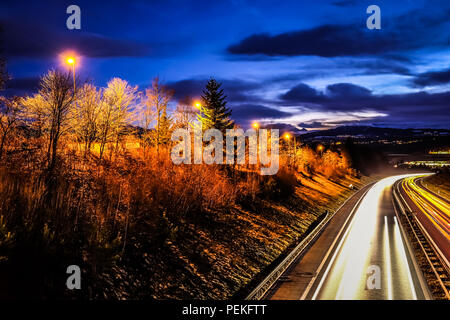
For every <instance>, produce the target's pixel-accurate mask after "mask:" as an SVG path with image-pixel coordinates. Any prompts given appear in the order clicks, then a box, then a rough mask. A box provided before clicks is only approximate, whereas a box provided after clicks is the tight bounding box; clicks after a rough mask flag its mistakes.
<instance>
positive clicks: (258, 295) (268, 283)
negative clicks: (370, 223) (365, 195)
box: [245, 183, 373, 300]
mask: <svg viewBox="0 0 450 320" xmlns="http://www.w3.org/2000/svg"><path fill="white" fill-rule="evenodd" d="M371 184H373V183H369V184H367V185H365V186H363V187H362V188H361V189H359V190H362V189H364V188H366V187H367V186H369V185H371ZM353 196H354V194H353V195H352V196H350V197H349V198H347V199H346V200H345V201H344V202H343V203H342V204H341V205H340V206H339V208H338V209H337V210H336V211H334V212H329V213H328V214H327V216H326V217H325V218H323V220H322V221H321V222H320V223H319V224H318V225H317V226H316V227H315V228H314V229H313V230H312V231H311V232H310V233H309V234H308V235H307V236H306V238H305V239H303V240H302V241H301V242H300V243H299V244H298V245H297V246H296V247H295V248H294V249H293V250H292V251H291V252H290V253H289V254H288V255H287V256H286V258H284V259H283V261H282V262H280V264H279V265H278V266H277V267H276V268H275V269H274V270H273V271H272V272H271V273H270V274H269V275H268V276H267V277H265V278H264V280H263V281H261V282H260V284H259V285H258V286H257V287H256V288H255V289H254V290H253V291H252V292H250V294H249V295H247V297H246V298H245V299H246V300H260V299H262V298H263V297H264V296H265V294H266V293H267V291H269V290H270V288H271V287H272V286H273V285H274V284H275V282H277V280H278V279H279V278H280V277H281V276H282V275H283V273H284V272H285V271H286V270H287V269H288V268H289V267H290V265H291V264H292V263H293V262H294V261H295V260H296V259H297V258H298V257H299V256H300V255H301V254H302V253H303V252H304V250H305V249H306V248H308V247H309V246H310V245H311V243H312V242H313V241H314V240H315V239H316V237H317V236H318V235H319V234H320V233H321V232H322V230H323V228H324V227H325V226H326V225H327V224H328V222H329V221H330V220H331V219H332V218H333V217H334V215H335V214H336V212H338V211H339V210H340V209H341V208H342V207H343V206H344V205H345V204H346V203H347V201H349V200H350V199H351V198H352V197H353Z"/></svg>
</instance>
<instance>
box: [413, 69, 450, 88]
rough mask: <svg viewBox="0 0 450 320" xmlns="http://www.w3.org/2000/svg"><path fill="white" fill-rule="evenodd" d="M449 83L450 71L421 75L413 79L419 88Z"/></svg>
mask: <svg viewBox="0 0 450 320" xmlns="http://www.w3.org/2000/svg"><path fill="white" fill-rule="evenodd" d="M449 82H450V69H447V70H442V71H433V72H425V73H421V74H419V75H417V76H416V77H415V78H414V79H413V84H414V85H415V86H417V87H427V86H433V85H441V84H447V83H449Z"/></svg>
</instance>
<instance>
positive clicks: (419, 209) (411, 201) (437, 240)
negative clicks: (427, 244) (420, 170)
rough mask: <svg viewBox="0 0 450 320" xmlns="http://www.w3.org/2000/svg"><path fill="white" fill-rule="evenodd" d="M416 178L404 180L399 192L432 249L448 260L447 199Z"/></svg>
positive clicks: (449, 220)
mask: <svg viewBox="0 0 450 320" xmlns="http://www.w3.org/2000/svg"><path fill="white" fill-rule="evenodd" d="M424 177H426V176H418V177H417V176H416V177H409V178H406V179H404V180H403V181H402V182H401V184H400V192H401V194H402V196H403V198H404V199H405V200H406V202H407V204H408V206H409V208H410V210H411V211H412V212H413V214H414V215H415V217H416V218H417V219H418V220H419V222H420V223H421V225H422V227H423V228H424V229H425V231H426V232H427V236H428V238H431V240H432V242H433V245H434V247H435V248H436V249H437V251H438V252H439V253H440V255H441V257H443V258H444V260H446V264H447V266H449V264H448V261H449V260H450V245H449V244H450V204H449V201H448V199H445V198H443V197H441V196H440V195H438V194H435V193H434V192H433V191H431V190H429V189H428V188H426V186H424V185H423V182H422V180H423V178H424Z"/></svg>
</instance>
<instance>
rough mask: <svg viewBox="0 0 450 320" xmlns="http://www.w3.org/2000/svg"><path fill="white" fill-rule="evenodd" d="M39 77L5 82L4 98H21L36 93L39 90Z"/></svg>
mask: <svg viewBox="0 0 450 320" xmlns="http://www.w3.org/2000/svg"><path fill="white" fill-rule="evenodd" d="M39 82H40V78H39V77H24V78H13V79H10V80H8V81H7V82H6V87H5V95H6V96H15V95H17V96H22V95H28V94H30V93H31V92H37V91H38V89H39Z"/></svg>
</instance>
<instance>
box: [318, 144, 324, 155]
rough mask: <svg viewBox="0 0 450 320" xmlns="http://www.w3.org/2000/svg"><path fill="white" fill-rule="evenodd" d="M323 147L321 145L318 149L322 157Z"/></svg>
mask: <svg viewBox="0 0 450 320" xmlns="http://www.w3.org/2000/svg"><path fill="white" fill-rule="evenodd" d="M323 148H324V147H323V145H319V146H318V147H317V149H318V150H319V151H320V156H322V154H323Z"/></svg>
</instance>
